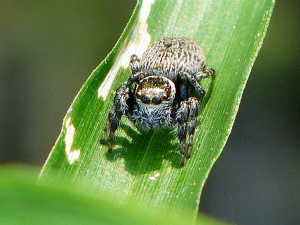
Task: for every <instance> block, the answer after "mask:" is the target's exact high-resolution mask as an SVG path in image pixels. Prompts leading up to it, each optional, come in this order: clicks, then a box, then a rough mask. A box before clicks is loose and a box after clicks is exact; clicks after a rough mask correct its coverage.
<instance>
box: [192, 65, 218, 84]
mask: <svg viewBox="0 0 300 225" xmlns="http://www.w3.org/2000/svg"><path fill="white" fill-rule="evenodd" d="M215 73H216V72H215V70H214V69H213V68H208V69H204V70H203V71H200V72H197V73H195V75H194V76H195V78H196V80H197V81H198V82H200V80H202V79H203V78H207V77H210V76H213V75H215Z"/></svg>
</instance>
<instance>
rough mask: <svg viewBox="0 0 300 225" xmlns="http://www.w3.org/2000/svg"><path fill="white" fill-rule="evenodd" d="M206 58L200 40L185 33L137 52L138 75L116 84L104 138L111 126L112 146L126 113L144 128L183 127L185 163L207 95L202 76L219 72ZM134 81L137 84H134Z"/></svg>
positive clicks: (134, 73)
mask: <svg viewBox="0 0 300 225" xmlns="http://www.w3.org/2000/svg"><path fill="white" fill-rule="evenodd" d="M205 64H206V59H205V55H204V53H203V50H202V49H201V48H200V46H198V45H197V44H196V43H195V42H193V41H192V40H189V39H187V38H183V37H165V38H163V39H160V40H158V41H156V42H154V43H153V44H152V45H150V47H149V48H148V49H147V50H146V51H145V53H144V54H143V55H142V58H141V59H139V58H138V57H137V56H136V55H132V56H131V60H130V67H131V72H132V76H131V77H130V78H129V79H128V80H127V81H126V82H124V83H123V84H122V85H121V86H120V87H119V88H118V89H117V90H116V94H115V97H114V102H113V105H112V108H111V110H110V112H109V114H108V121H107V123H106V125H105V128H104V130H103V134H102V137H101V139H100V141H101V143H102V142H104V140H105V139H106V136H107V132H108V130H109V139H108V142H109V146H108V152H111V151H112V148H113V138H114V133H115V131H116V130H117V128H118V126H119V124H120V120H121V117H122V115H126V117H127V118H128V119H129V120H130V121H132V122H133V123H135V124H139V125H141V127H142V128H144V130H150V129H160V128H163V127H173V128H177V137H178V140H179V143H180V147H179V148H180V149H179V151H180V153H181V165H182V166H184V163H185V158H190V156H191V152H192V148H193V138H194V133H195V128H196V120H197V115H198V107H199V103H200V102H201V101H202V99H203V97H204V96H205V91H204V90H203V89H202V87H201V86H200V84H199V82H200V80H201V79H203V78H207V77H209V76H212V75H213V74H215V70H214V69H206V67H205ZM132 84H134V87H133V89H130V86H131V85H132ZM192 90H195V91H196V92H197V94H198V98H196V97H191V96H190V95H191V94H190V93H191V91H192ZM187 136H188V141H187ZM186 142H187V147H186ZM186 148H187V149H186Z"/></svg>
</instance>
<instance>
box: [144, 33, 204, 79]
mask: <svg viewBox="0 0 300 225" xmlns="http://www.w3.org/2000/svg"><path fill="white" fill-rule="evenodd" d="M205 63H206V60H205V55H204V53H203V50H202V49H201V47H200V46H199V45H198V44H196V43H195V42H193V41H191V40H189V39H187V38H180V37H166V38H163V39H160V40H158V41H156V42H154V43H153V44H152V45H151V46H150V47H149V48H148V49H147V50H146V51H145V53H144V54H143V56H142V58H141V64H140V71H141V72H142V73H144V74H146V75H162V76H167V77H169V78H170V79H172V80H173V81H176V80H177V75H178V73H180V72H188V73H190V74H194V73H196V72H199V71H202V70H203V69H204V67H205Z"/></svg>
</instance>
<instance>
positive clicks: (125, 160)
mask: <svg viewBox="0 0 300 225" xmlns="http://www.w3.org/2000/svg"><path fill="white" fill-rule="evenodd" d="M273 5H274V2H273V1H271V0H265V1H246V0H240V1H236V2H235V3H232V2H231V1H225V0H224V1H208V0H202V1H143V2H138V4H137V7H136V10H135V12H134V14H133V16H132V18H131V20H130V22H129V24H128V26H127V28H126V29H125V31H124V33H123V35H122V36H121V38H120V40H119V41H118V43H117V44H116V46H115V47H114V49H113V50H112V52H111V53H110V54H109V55H108V57H107V58H106V59H105V60H104V61H103V62H102V63H101V64H100V65H99V67H98V68H96V70H95V71H94V72H93V73H92V75H91V76H90V78H89V79H88V81H87V82H86V84H85V85H84V86H83V88H82V89H81V91H80V92H79V94H78V95H77V97H76V98H75V100H74V102H73V104H72V106H71V108H70V110H69V111H68V113H67V115H66V118H65V120H64V124H63V129H62V133H61V135H60V137H59V138H58V140H57V143H56V144H55V146H54V148H53V150H52V153H51V155H50V156H49V158H48V160H47V162H46V163H45V166H44V168H43V171H42V173H41V178H43V176H44V173H47V171H48V170H49V171H50V170H52V169H58V170H59V172H58V173H61V174H64V175H68V176H71V177H73V179H79V180H83V181H85V182H87V183H89V184H91V185H92V186H93V187H94V188H95V189H99V190H105V191H108V192H109V193H111V194H118V193H122V194H124V195H126V196H127V197H128V198H129V199H131V200H133V201H134V202H136V203H137V204H140V203H142V202H146V203H147V204H148V205H151V206H156V207H158V206H161V205H163V206H166V205H167V206H168V208H169V210H175V211H180V210H181V209H183V208H185V209H189V210H190V211H191V212H193V215H194V216H195V215H196V213H197V210H198V204H199V199H200V194H201V191H202V188H203V185H204V183H205V180H206V178H207V176H208V174H209V171H210V170H211V168H212V166H213V164H214V163H215V161H216V160H217V158H218V157H219V155H220V154H221V151H222V149H223V147H224V145H225V143H226V141H227V139H228V136H229V134H230V131H231V128H232V126H233V122H234V119H235V116H236V114H237V110H238V107H239V104H240V101H241V96H242V92H243V90H244V88H245V85H246V82H247V79H248V77H249V74H250V70H251V68H252V66H253V63H254V60H255V58H256V55H257V53H258V51H259V48H260V46H261V44H262V40H263V37H264V35H265V32H266V29H267V26H268V23H269V19H270V16H271V12H272V8H273ZM191 12H192V13H191ZM183 34H184V36H185V37H188V38H190V39H192V40H194V41H196V42H197V43H199V44H200V45H201V46H202V48H203V49H204V52H205V53H206V56H207V63H208V66H209V67H213V68H215V69H216V71H217V75H216V78H215V79H213V80H206V81H203V82H202V84H203V87H204V89H205V90H207V95H206V97H205V99H204V101H203V104H202V105H201V115H200V117H199V118H198V120H199V121H200V123H199V126H198V127H197V130H196V134H195V139H194V151H193V156H192V158H191V159H190V160H189V161H188V162H187V163H186V166H185V168H180V165H179V162H180V156H179V154H178V153H177V152H176V148H177V144H176V136H175V134H174V132H169V131H168V132H164V131H160V132H150V133H148V134H147V133H145V132H143V131H141V130H139V129H137V128H136V127H135V126H134V125H133V124H132V123H130V122H129V121H128V120H127V119H125V118H123V124H122V126H121V128H122V129H119V130H118V131H117V132H116V140H115V143H116V146H115V148H114V150H113V153H112V154H107V153H106V151H107V147H106V146H103V145H99V144H98V140H99V137H100V136H101V131H102V129H103V127H104V124H105V121H106V116H107V114H108V111H109V108H110V107H111V104H112V100H113V95H114V93H113V91H112V90H115V89H116V88H117V87H118V86H119V85H120V84H121V83H122V82H124V81H125V80H126V79H127V78H128V77H129V76H130V71H129V69H128V62H129V58H130V55H131V54H133V53H135V54H137V55H138V56H141V54H142V52H143V51H144V50H145V49H146V47H147V46H148V45H149V43H150V42H153V41H154V40H157V39H159V38H161V37H164V36H183ZM102 99H103V100H102ZM76 150H80V155H78V154H79V153H78V152H77V155H76ZM76 157H77V158H76Z"/></svg>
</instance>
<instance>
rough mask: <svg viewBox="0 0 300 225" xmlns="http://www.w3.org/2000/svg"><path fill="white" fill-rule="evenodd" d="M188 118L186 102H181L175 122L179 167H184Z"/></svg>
mask: <svg viewBox="0 0 300 225" xmlns="http://www.w3.org/2000/svg"><path fill="white" fill-rule="evenodd" d="M188 118H189V105H188V101H182V102H181V103H180V107H179V109H178V110H177V112H176V121H177V125H178V130H177V135H178V139H179V143H180V150H179V151H180V153H181V165H182V166H184V160H185V143H186V134H187V122H188Z"/></svg>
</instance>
